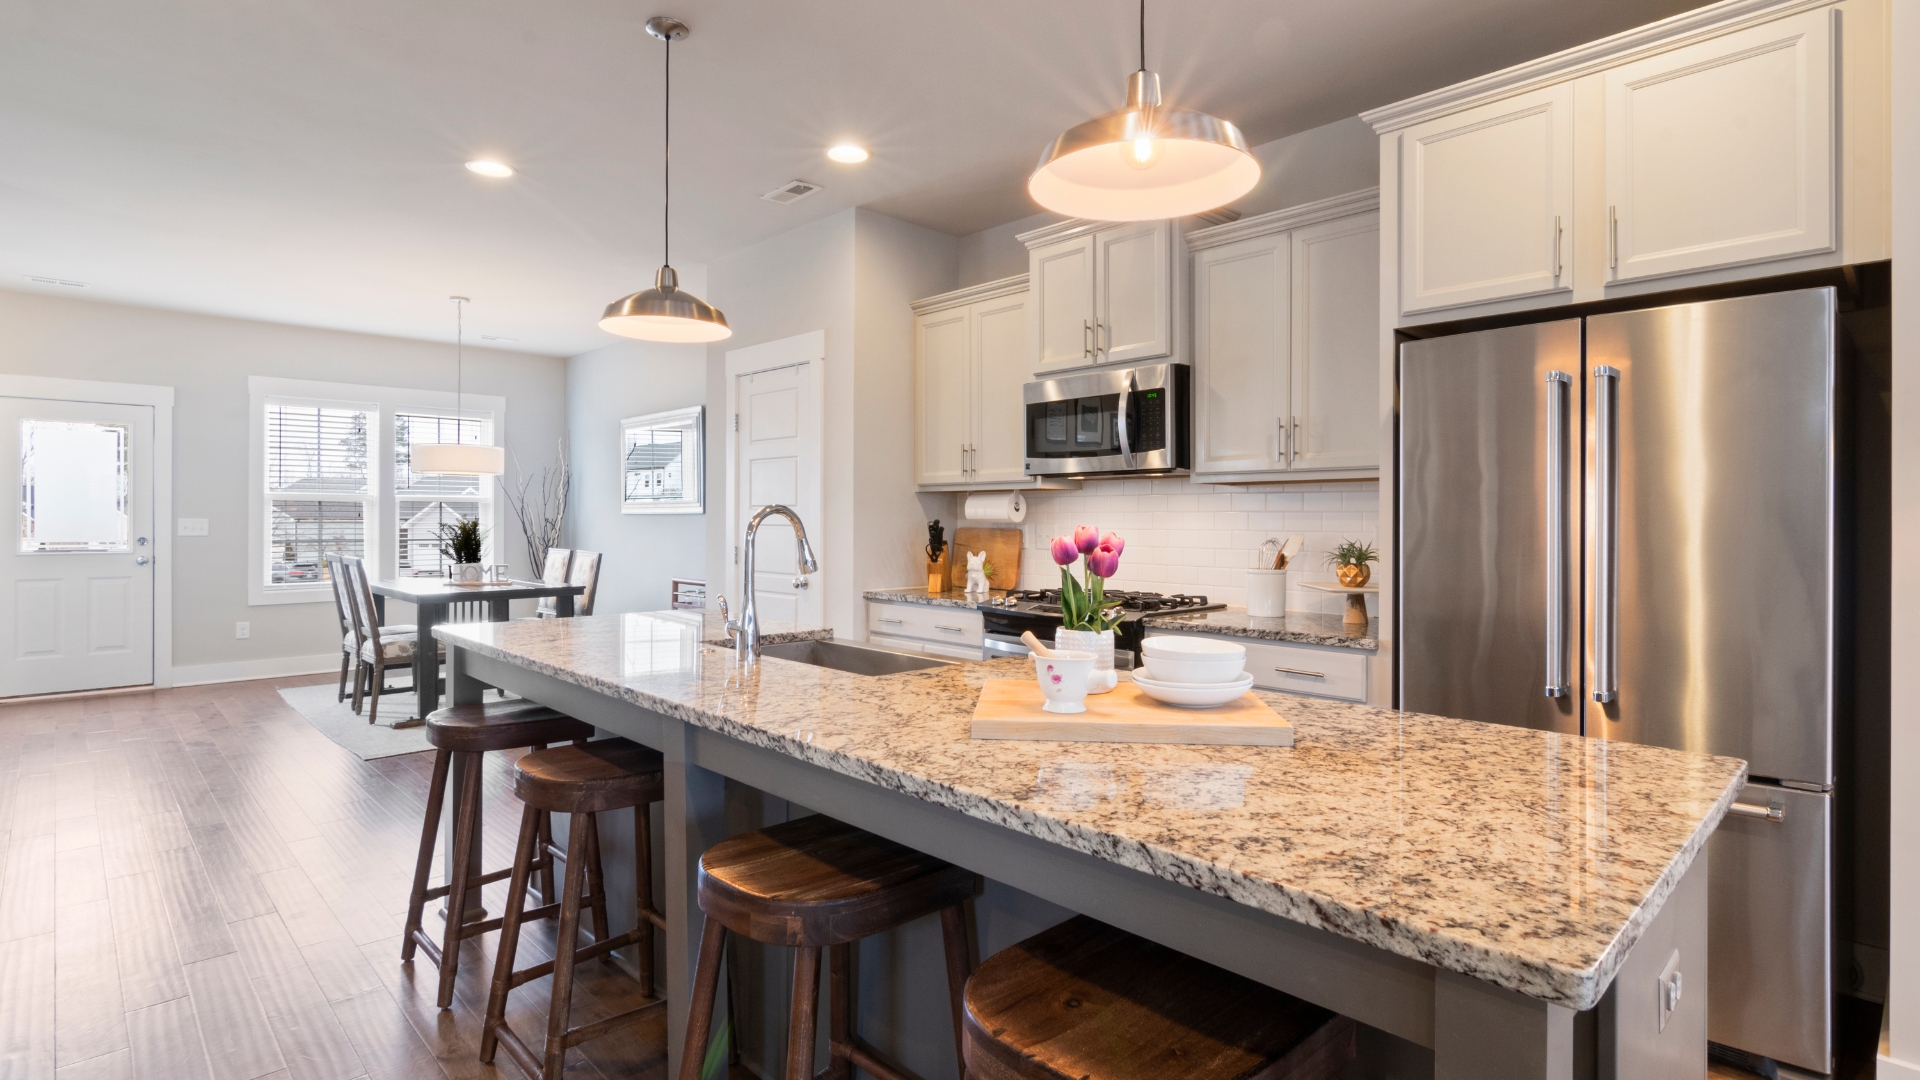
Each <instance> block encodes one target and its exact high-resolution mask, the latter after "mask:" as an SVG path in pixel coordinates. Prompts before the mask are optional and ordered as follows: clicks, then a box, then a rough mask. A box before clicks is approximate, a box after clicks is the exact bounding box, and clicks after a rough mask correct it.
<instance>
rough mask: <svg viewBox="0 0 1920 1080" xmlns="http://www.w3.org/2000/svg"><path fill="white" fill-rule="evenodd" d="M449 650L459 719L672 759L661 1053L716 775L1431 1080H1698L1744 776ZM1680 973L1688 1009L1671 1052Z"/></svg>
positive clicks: (651, 665)
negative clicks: (1260, 733) (1003, 891)
mask: <svg viewBox="0 0 1920 1080" xmlns="http://www.w3.org/2000/svg"><path fill="white" fill-rule="evenodd" d="M435 633H436V634H437V635H438V636H439V637H440V638H441V640H443V641H445V642H446V643H447V645H448V647H449V654H450V655H449V666H450V669H451V673H452V675H451V680H450V684H451V685H450V691H451V693H452V696H453V699H454V701H455V702H470V701H477V700H479V697H480V694H481V692H482V690H483V688H484V687H487V686H497V687H501V688H504V689H507V690H511V691H514V692H516V693H519V694H521V695H523V696H526V697H529V698H532V699H534V700H537V701H540V702H542V703H544V704H547V705H550V706H552V707H554V708H556V709H560V710H562V711H565V712H568V713H570V714H572V715H574V716H577V717H579V718H581V719H583V720H587V721H589V722H591V723H593V724H595V725H596V726H598V727H600V728H601V729H602V730H604V731H607V732H610V733H615V734H619V735H623V736H626V737H628V738H632V739H635V740H637V741H639V742H642V743H645V744H647V745H649V746H654V747H657V748H659V749H660V750H662V751H663V753H664V754H665V758H666V769H667V775H666V803H665V818H666V837H665V840H666V850H665V852H664V855H665V862H666V875H667V893H666V908H667V915H668V919H669V923H670V925H672V926H673V927H674V928H675V931H674V933H672V934H670V935H669V936H668V946H667V961H666V965H665V970H666V972H667V985H668V994H669V998H670V1004H669V1017H670V1019H669V1024H670V1027H669V1031H670V1033H671V1034H672V1037H673V1040H674V1046H673V1056H674V1060H675V1061H676V1062H677V1061H678V1058H679V1055H680V1053H681V1048H680V1047H679V1045H678V1038H679V1033H680V1032H681V1031H682V1030H683V1029H684V1025H685V1003H686V1001H687V993H688V980H689V978H690V975H691V971H692V966H693V962H694V953H695V950H696V948H697V943H698V939H699V931H700V920H699V918H698V910H697V908H696V907H695V906H694V892H693V887H694V880H695V874H696V872H697V865H698V859H699V855H700V852H702V851H704V850H705V849H706V848H707V847H708V846H710V845H711V844H713V843H715V842H717V841H719V840H721V839H724V838H725V836H726V835H727V832H726V823H725V814H724V783H725V780H728V779H731V780H733V781H735V782H738V783H741V784H745V785H748V786H750V787H753V788H757V789H759V790H761V791H764V792H768V793H771V794H774V795H777V796H779V797H781V798H785V799H788V800H791V801H793V802H796V803H799V804H802V805H804V806H806V807H809V808H812V809H814V810H817V811H820V812H822V813H827V814H831V815H832V816H834V817H836V818H839V819H841V820H844V821H847V822H849V823H851V824H854V825H857V826H859V827H861V828H865V829H868V830H870V831H873V832H876V833H879V834H881V835H885V836H888V837H890V838H892V839H894V840H896V841H899V842H901V843H904V844H907V845H909V846H912V847H915V848H918V849H920V850H922V851H926V852H929V853H931V854H934V855H937V856H939V857H941V858H945V859H948V860H950V861H952V862H955V863H958V864H960V865H962V866H966V867H968V868H970V869H972V870H975V871H977V872H979V873H981V874H983V875H985V876H987V877H989V878H992V879H995V880H998V881H1001V882H1005V883H1007V884H1009V885H1012V886H1014V887H1016V888H1018V889H1021V890H1025V891H1027V892H1030V893H1032V894H1034V895H1037V896H1039V897H1042V898H1044V899H1047V900H1050V901H1052V902H1053V903H1056V904H1059V905H1061V906H1063V907H1066V908H1069V909H1072V910H1075V911H1079V912H1083V913H1085V914H1088V915H1091V916H1093V917H1095V918H1098V919H1101V920H1104V921H1106V922H1109V923H1112V924H1114V925H1117V926H1120V927H1122V928H1124V929H1126V930H1129V931H1131V932H1133V933H1136V934H1140V935H1142V936H1144V937H1148V938H1151V939H1154V940H1157V941H1161V942H1163V943H1165V944H1167V945H1169V946H1171V947H1173V948H1176V949H1180V950H1181V951H1183V952H1187V953H1189V954H1191V955H1194V956H1197V957H1199V958H1201V959H1204V960H1207V961H1208V962H1210V963H1213V964H1216V965H1218V966H1221V967H1224V968H1227V969H1229V970H1233V971H1236V972H1239V973H1240V974H1242V975H1246V976H1248V977H1250V978H1253V979H1256V980H1259V981H1261V982H1264V983H1267V984H1269V985H1272V986H1274V987H1276V988H1278V989H1281V990H1284V991H1286V992H1288V993H1291V994H1294V995H1296V996H1298V997H1301V998H1305V999H1307V1000H1309V1001H1313V1002H1315V1003H1317V1004H1320V1005H1323V1006H1325V1007H1327V1008H1330V1009H1333V1010H1335V1011H1338V1012H1341V1013H1344V1014H1346V1015H1348V1016H1352V1017H1354V1018H1355V1019H1356V1020H1359V1021H1360V1022H1362V1023H1364V1024H1368V1025H1371V1026H1373V1027H1375V1028H1379V1029H1381V1030H1383V1031H1386V1032H1389V1033H1391V1034H1393V1035H1396V1036H1398V1037H1400V1038H1402V1039H1405V1040H1408V1041H1410V1042H1412V1043H1414V1044H1416V1045H1418V1046H1422V1047H1428V1048H1430V1049H1431V1050H1432V1051H1433V1061H1434V1075H1435V1076H1436V1077H1442V1078H1453V1077H1462V1078H1464V1077H1501V1076H1516V1077H1519V1076H1525V1077H1563V1076H1564V1077H1571V1076H1573V1075H1576V1073H1580V1074H1584V1073H1586V1072H1587V1069H1586V1068H1585V1067H1584V1066H1582V1067H1578V1068H1576V1065H1577V1063H1576V1060H1575V1059H1576V1057H1577V1056H1586V1057H1587V1061H1588V1062H1589V1063H1590V1062H1591V1061H1592V1060H1593V1057H1592V1055H1594V1054H1595V1053H1596V1051H1595V1050H1594V1047H1595V1046H1596V1040H1597V1043H1598V1045H1599V1050H1598V1051H1597V1054H1598V1060H1599V1063H1600V1065H1601V1067H1602V1072H1601V1073H1600V1075H1620V1076H1626V1075H1640V1076H1659V1075H1698V1070H1695V1071H1693V1072H1691V1073H1689V1072H1687V1071H1685V1069H1684V1068H1682V1069H1681V1070H1680V1071H1678V1072H1674V1071H1673V1070H1672V1069H1669V1068H1656V1069H1655V1071H1651V1072H1649V1071H1647V1066H1648V1063H1649V1062H1654V1061H1656V1060H1658V1059H1659V1057H1660V1056H1661V1054H1662V1053H1665V1054H1666V1055H1667V1057H1668V1058H1669V1060H1672V1059H1673V1058H1672V1050H1673V1047H1675V1046H1680V1047H1682V1048H1683V1051H1684V1052H1683V1053H1681V1055H1680V1057H1679V1059H1678V1060H1679V1061H1680V1062H1681V1064H1682V1065H1684V1064H1685V1062H1686V1061H1687V1060H1688V1059H1689V1058H1690V1057H1691V1056H1693V1049H1694V1043H1695V1042H1697V1044H1698V1046H1697V1049H1698V1057H1699V1059H1700V1060H1701V1061H1704V1052H1705V1041H1704V1040H1705V1011H1704V1005H1705V1001H1704V999H1705V994H1704V992H1703V991H1704V984H1705V981H1706V980H1705V978H1704V975H1705V945H1706V942H1705V937H1706V934H1705V906H1704V887H1705V880H1704V879H1705V869H1706V867H1705V863H1704V858H1703V851H1704V844H1705V841H1706V839H1707V837H1708V835H1709V834H1710V833H1711V832H1712V831H1713V828H1714V827H1715V826H1716V825H1717V824H1718V823H1719V821H1720V819H1721V817H1722V816H1724V815H1725V813H1726V812H1727V807H1728V806H1729V804H1731V803H1732V801H1733V798H1734V796H1735V794H1736V793H1737V792H1738V791H1739V790H1740V787H1741V785H1742V783H1743V782H1744V780H1745V776H1746V767H1745V764H1744V763H1743V762H1740V761H1738V760H1734V759H1729V758H1716V757H1706V756H1701V755H1693V754H1686V753H1680V752H1676V751H1670V750H1664V749H1660V748H1656V747H1647V746H1636V745H1627V744H1621V743H1608V742H1601V741H1596V740H1588V739H1582V738H1578V737H1571V736H1564V735H1556V734H1552V733H1544V732H1535V731H1529V730H1524V729H1519V728H1509V727H1499V726H1494V725H1486V724H1477V723H1472V722H1468V721H1459V720H1449V719H1444V718H1440V717H1432V716H1422V715H1416V714H1408V713H1399V712H1392V711H1387V710H1379V709H1369V708H1365V707H1361V706H1352V705H1344V704H1339V703H1334V702H1328V701H1314V700H1309V699H1304V698H1296V697H1290V696H1288V695H1284V694H1268V695H1264V696H1265V698H1266V700H1267V701H1268V703H1269V704H1271V705H1272V706H1273V707H1274V708H1275V709H1276V710H1278V711H1280V712H1282V714H1283V715H1285V716H1287V717H1288V719H1289V720H1290V721H1291V722H1292V723H1293V724H1294V726H1295V729H1296V733H1297V739H1298V744H1297V745H1296V746H1295V747H1293V748H1290V749H1281V748H1253V747H1198V746H1164V745H1155V746H1137V745H1115V744H1085V743H1082V744H1062V743H1039V742H1035V743H1023V742H987V743H983V742H975V741H973V740H971V739H970V738H969V737H968V734H967V732H968V724H969V720H970V718H971V715H972V710H973V706H974V702H975V700H976V699H977V697H978V693H979V687H980V686H981V684H982V683H983V682H985V681H986V680H989V679H994V678H1026V677H1030V671H1031V666H1030V664H1029V663H1028V662H1027V661H1024V660H995V661H988V662H983V663H963V664H953V665H949V666H943V667H940V668H936V669H933V670H928V671H921V672H912V673H906V674H899V675H889V676H883V677H870V676H862V675H854V674H849V673H845V672H840V671H834V670H828V669H825V668H819V667H813V666H810V665H806V664H800V663H793V662H789V661H784V660H780V659H778V658H774V657H763V658H762V659H761V660H759V661H758V663H756V664H755V665H754V666H753V667H752V668H749V669H744V670H743V669H742V668H741V667H740V665H739V664H738V663H737V661H736V659H735V657H734V655H733V654H732V652H731V650H729V649H726V648H720V647H716V646H713V645H710V644H706V643H705V642H706V641H707V640H709V637H710V631H709V630H708V628H707V627H706V626H704V625H703V624H702V620H700V619H699V618H697V617H690V616H689V615H688V614H686V613H673V614H660V615H640V614H629V615H613V616H598V617H592V618H578V619H555V620H547V621H543V622H521V623H498V624H492V623H469V624H458V625H447V626H441V627H438V628H436V630H435ZM1643 945H1644V947H1638V948H1637V946H1643ZM1670 953H1672V954H1676V955H1678V957H1679V958H1680V959H1679V962H1680V963H1681V964H1682V965H1684V969H1685V971H1686V972H1687V973H1688V975H1689V977H1690V978H1692V979H1694V980H1695V982H1694V983H1693V984H1692V985H1694V986H1696V987H1698V989H1695V990H1693V991H1692V993H1691V995H1690V996H1682V997H1681V998H1680V1000H1679V1001H1678V1003H1677V1004H1678V1009H1677V1010H1676V1011H1675V1013H1674V1016H1673V1021H1672V1024H1666V1025H1663V1026H1665V1028H1666V1031H1665V1032H1659V1031H1656V1030H1654V1027H1653V1025H1654V1022H1655V1017H1656V1014H1657V1006H1656V1005H1655V990H1656V983H1657V981H1658V979H1659V978H1660V977H1662V976H1663V975H1665V974H1666V968H1667V966H1668V965H1669V959H1670V957H1669V954H1670ZM1623 972H1624V973H1627V974H1623ZM1610 989H1611V990H1612V991H1613V992H1612V993H1609V990H1610ZM1596 1007H1597V1008H1596ZM1674 1025H1678V1026H1677V1027H1676V1026H1674ZM1690 1032H1691V1033H1692V1034H1689V1033H1690ZM1669 1033H1672V1034H1669ZM1630 1066H1632V1067H1635V1068H1637V1069H1638V1071H1629V1069H1630Z"/></svg>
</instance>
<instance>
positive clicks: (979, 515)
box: [961, 491, 1027, 525]
mask: <svg viewBox="0 0 1920 1080" xmlns="http://www.w3.org/2000/svg"><path fill="white" fill-rule="evenodd" d="M961 516H962V517H964V518H966V519H967V520H968V521H1004V522H1008V523H1009V524H1014V525H1018V524H1019V523H1020V522H1022V521H1025V520H1026V519H1027V498H1026V496H1025V495H1023V494H1021V493H1020V492H1018V491H979V492H974V493H973V494H970V495H968V496H967V498H966V502H965V503H964V504H963V505H962V507H961Z"/></svg>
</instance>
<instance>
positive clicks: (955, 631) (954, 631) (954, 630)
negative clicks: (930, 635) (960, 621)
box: [934, 626, 967, 634]
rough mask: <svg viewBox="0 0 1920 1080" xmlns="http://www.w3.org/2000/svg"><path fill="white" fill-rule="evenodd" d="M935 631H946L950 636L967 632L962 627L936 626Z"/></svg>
mask: <svg viewBox="0 0 1920 1080" xmlns="http://www.w3.org/2000/svg"><path fill="white" fill-rule="evenodd" d="M934 629H935V630H945V631H946V632H947V633H949V634H964V633H966V632H967V631H966V628H965V627H962V626H935V627H934Z"/></svg>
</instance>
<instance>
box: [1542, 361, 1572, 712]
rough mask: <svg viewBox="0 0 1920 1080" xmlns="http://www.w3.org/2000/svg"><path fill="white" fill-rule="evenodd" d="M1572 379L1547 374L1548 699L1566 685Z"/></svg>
mask: <svg viewBox="0 0 1920 1080" xmlns="http://www.w3.org/2000/svg"><path fill="white" fill-rule="evenodd" d="M1572 389H1573V376H1571V375H1568V374H1567V373H1566V372H1564V371H1549V372H1547V492H1546V494H1547V498H1546V506H1547V687H1546V693H1547V696H1548V697H1550V698H1558V697H1566V696H1567V691H1568V686H1567V548H1568V541H1567V438H1568V429H1569V413H1568V398H1569V396H1570V392H1571V391H1572Z"/></svg>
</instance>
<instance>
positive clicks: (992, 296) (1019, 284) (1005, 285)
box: [908, 274, 1027, 315]
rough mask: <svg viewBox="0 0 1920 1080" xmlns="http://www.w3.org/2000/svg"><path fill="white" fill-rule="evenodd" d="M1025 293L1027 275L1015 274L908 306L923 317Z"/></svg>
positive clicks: (931, 297) (918, 301) (930, 297)
mask: <svg viewBox="0 0 1920 1080" xmlns="http://www.w3.org/2000/svg"><path fill="white" fill-rule="evenodd" d="M1026 291H1027V275H1025V274H1015V275H1014V276H1012V277H1004V278H1001V279H999V280H998V281H985V282H981V283H980V284H978V285H969V286H967V287H966V288H964V289H955V290H953V291H952V292H943V293H941V294H940V295H938V296H929V297H927V298H925V299H923V300H915V301H914V302H913V303H912V304H909V305H908V306H909V307H911V308H913V313H914V314H915V315H925V314H927V313H928V312H932V311H944V310H946V309H947V308H952V307H965V306H966V305H968V304H975V303H979V302H980V301H982V300H997V299H999V298H1000V297H1002V296H1011V295H1013V294H1014V293H1023V292H1026Z"/></svg>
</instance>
